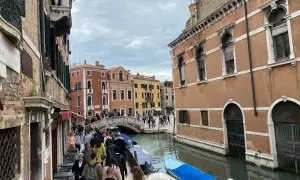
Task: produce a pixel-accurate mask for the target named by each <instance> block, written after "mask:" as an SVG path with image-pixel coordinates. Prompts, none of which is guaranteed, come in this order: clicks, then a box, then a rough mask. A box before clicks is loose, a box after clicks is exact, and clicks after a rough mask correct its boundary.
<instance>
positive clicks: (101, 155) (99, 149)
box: [94, 141, 106, 166]
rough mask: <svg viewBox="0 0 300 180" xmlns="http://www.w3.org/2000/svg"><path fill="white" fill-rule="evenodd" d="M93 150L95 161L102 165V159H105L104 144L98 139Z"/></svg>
mask: <svg viewBox="0 0 300 180" xmlns="http://www.w3.org/2000/svg"><path fill="white" fill-rule="evenodd" d="M94 152H95V153H96V154H97V157H96V158H97V161H98V162H100V163H101V165H102V166H104V160H105V159H106V150H105V145H104V144H103V143H102V142H100V141H99V142H97V144H96V145H95V147H94Z"/></svg>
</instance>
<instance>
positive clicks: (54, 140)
mask: <svg viewBox="0 0 300 180" xmlns="http://www.w3.org/2000/svg"><path fill="white" fill-rule="evenodd" d="M52 169H53V171H52V172H53V174H55V173H56V171H57V128H55V129H52Z"/></svg>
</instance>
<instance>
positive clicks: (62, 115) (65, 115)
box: [60, 111, 72, 121]
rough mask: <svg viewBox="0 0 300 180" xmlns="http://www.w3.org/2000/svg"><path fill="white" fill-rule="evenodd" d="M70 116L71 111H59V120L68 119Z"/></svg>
mask: <svg viewBox="0 0 300 180" xmlns="http://www.w3.org/2000/svg"><path fill="white" fill-rule="evenodd" d="M71 116H72V113H71V111H61V112H60V120H62V121H64V120H69V119H70V118H71Z"/></svg>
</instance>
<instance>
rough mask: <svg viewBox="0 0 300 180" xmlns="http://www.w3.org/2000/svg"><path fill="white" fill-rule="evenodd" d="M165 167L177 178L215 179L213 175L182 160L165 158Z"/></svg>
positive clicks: (190, 179) (182, 179) (184, 179)
mask: <svg viewBox="0 0 300 180" xmlns="http://www.w3.org/2000/svg"><path fill="white" fill-rule="evenodd" d="M165 168H166V170H167V173H169V174H170V175H171V176H173V177H174V178H176V179H178V180H216V179H217V178H215V177H214V176H212V175H210V174H208V173H205V172H203V171H201V170H199V169H197V168H195V167H194V166H192V165H189V164H187V163H184V162H182V161H179V160H176V159H172V158H169V157H167V158H165Z"/></svg>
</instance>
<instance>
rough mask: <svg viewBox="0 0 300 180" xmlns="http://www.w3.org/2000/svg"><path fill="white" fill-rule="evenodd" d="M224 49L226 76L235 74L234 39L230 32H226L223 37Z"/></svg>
mask: <svg viewBox="0 0 300 180" xmlns="http://www.w3.org/2000/svg"><path fill="white" fill-rule="evenodd" d="M222 49H223V57H224V67H225V69H224V70H225V72H226V74H233V73H234V72H235V64H234V55H233V39H232V35H231V34H230V33H229V32H225V34H224V35H223V36H222Z"/></svg>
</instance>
